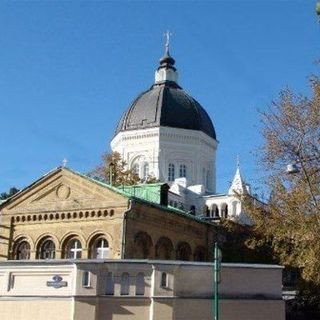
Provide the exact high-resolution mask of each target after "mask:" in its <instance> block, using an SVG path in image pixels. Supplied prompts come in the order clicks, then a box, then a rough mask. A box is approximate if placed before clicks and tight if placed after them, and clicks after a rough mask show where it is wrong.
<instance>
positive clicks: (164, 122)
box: [115, 81, 216, 139]
mask: <svg viewBox="0 0 320 320" xmlns="http://www.w3.org/2000/svg"><path fill="white" fill-rule="evenodd" d="M160 126H161V127H172V128H181V129H190V130H199V131H202V132H204V133H206V134H207V135H208V136H210V137H211V138H213V139H216V133H215V130H214V127H213V124H212V121H211V119H210V117H209V116H208V114H207V112H206V111H205V110H204V109H203V108H202V107H201V105H200V104H199V103H198V102H197V101H196V100H195V99H193V98H192V97H190V96H189V95H188V94H187V93H186V92H185V91H183V90H182V88H181V87H179V85H178V84H177V83H176V82H174V81H162V82H156V83H155V84H154V85H153V86H152V87H151V88H150V89H149V90H147V91H145V92H143V93H142V94H140V95H139V96H138V97H137V98H136V99H135V100H134V102H133V103H132V104H131V106H130V107H129V108H128V110H127V111H126V112H125V113H124V114H123V116H122V117H121V119H120V121H119V123H118V126H117V129H116V132H115V135H116V134H118V133H119V132H120V131H128V130H136V129H146V128H154V127H160Z"/></svg>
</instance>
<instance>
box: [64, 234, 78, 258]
mask: <svg viewBox="0 0 320 320" xmlns="http://www.w3.org/2000/svg"><path fill="white" fill-rule="evenodd" d="M64 256H65V258H66V259H81V256H82V246H81V242H80V241H79V240H78V239H76V238H72V239H70V240H69V241H68V243H67V245H66V247H65V254H64Z"/></svg>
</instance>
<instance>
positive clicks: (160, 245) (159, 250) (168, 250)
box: [156, 237, 174, 260]
mask: <svg viewBox="0 0 320 320" xmlns="http://www.w3.org/2000/svg"><path fill="white" fill-rule="evenodd" d="M173 258H174V257H173V244H172V242H171V240H170V239H168V238H166V237H161V238H160V239H159V240H158V242H157V244H156V259H160V260H170V259H173Z"/></svg>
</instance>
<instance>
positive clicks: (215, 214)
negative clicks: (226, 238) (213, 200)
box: [210, 204, 220, 218]
mask: <svg viewBox="0 0 320 320" xmlns="http://www.w3.org/2000/svg"><path fill="white" fill-rule="evenodd" d="M210 216H211V217H212V218H219V217H220V215H219V208H218V206H217V205H216V204H213V205H212V206H211V210H210Z"/></svg>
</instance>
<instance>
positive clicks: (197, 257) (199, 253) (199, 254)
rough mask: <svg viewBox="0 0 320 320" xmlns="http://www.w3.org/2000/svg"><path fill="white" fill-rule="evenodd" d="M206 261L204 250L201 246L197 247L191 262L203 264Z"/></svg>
mask: <svg viewBox="0 0 320 320" xmlns="http://www.w3.org/2000/svg"><path fill="white" fill-rule="evenodd" d="M206 259H207V254H206V248H205V247H203V246H197V247H196V249H195V250H194V254H193V260H194V261H200V262H204V261H206Z"/></svg>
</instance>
